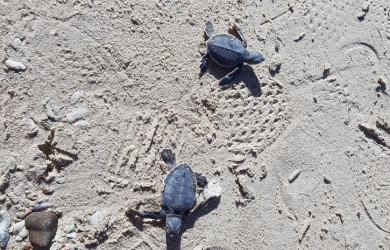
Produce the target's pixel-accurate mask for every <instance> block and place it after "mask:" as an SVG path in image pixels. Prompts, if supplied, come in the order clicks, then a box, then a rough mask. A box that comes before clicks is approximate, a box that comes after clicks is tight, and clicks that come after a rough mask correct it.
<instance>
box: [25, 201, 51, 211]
mask: <svg viewBox="0 0 390 250" xmlns="http://www.w3.org/2000/svg"><path fill="white" fill-rule="evenodd" d="M49 207H54V204H53V203H50V202H39V201H38V203H37V204H35V205H34V206H32V207H29V209H31V211H33V212H37V211H42V210H44V209H46V208H49Z"/></svg>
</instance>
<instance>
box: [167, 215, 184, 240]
mask: <svg viewBox="0 0 390 250" xmlns="http://www.w3.org/2000/svg"><path fill="white" fill-rule="evenodd" d="M166 221H167V233H168V234H169V236H171V237H174V236H175V235H177V234H178V233H179V232H180V226H181V218H179V217H176V216H172V217H170V216H169V217H167V220H166Z"/></svg>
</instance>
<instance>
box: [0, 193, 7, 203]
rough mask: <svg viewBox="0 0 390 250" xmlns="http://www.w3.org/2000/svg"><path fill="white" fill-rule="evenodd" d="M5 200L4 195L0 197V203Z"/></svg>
mask: <svg viewBox="0 0 390 250" xmlns="http://www.w3.org/2000/svg"><path fill="white" fill-rule="evenodd" d="M6 199H7V196H5V194H4V195H2V196H0V201H1V202H3V201H5V200H6Z"/></svg>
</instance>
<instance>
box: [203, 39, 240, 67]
mask: <svg viewBox="0 0 390 250" xmlns="http://www.w3.org/2000/svg"><path fill="white" fill-rule="evenodd" d="M206 45H207V53H208V54H209V55H210V56H211V58H213V60H214V61H215V62H217V63H218V64H220V65H222V66H224V67H234V66H237V64H239V63H240V62H242V60H243V59H244V53H245V48H244V46H243V45H242V43H241V41H240V40H238V39H237V38H236V37H234V36H232V35H227V34H217V35H214V36H212V37H210V39H209V40H207V42H206Z"/></svg>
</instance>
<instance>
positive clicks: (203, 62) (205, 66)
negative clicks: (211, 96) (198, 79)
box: [200, 54, 209, 74]
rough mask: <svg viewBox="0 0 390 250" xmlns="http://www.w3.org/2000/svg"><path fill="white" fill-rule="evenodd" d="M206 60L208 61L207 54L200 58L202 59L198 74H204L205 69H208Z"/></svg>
mask: <svg viewBox="0 0 390 250" xmlns="http://www.w3.org/2000/svg"><path fill="white" fill-rule="evenodd" d="M208 60H209V54H206V55H205V56H204V57H202V59H201V60H200V73H201V74H204V73H206V71H207V68H208V67H209V64H208Z"/></svg>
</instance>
